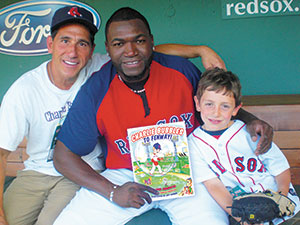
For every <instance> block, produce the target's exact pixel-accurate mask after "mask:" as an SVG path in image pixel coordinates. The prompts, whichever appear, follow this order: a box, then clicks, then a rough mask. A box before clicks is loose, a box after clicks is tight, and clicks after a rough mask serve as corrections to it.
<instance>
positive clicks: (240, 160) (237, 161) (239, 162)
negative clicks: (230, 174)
mask: <svg viewBox="0 0 300 225" xmlns="http://www.w3.org/2000/svg"><path fill="white" fill-rule="evenodd" d="M243 161H244V157H237V158H235V160H234V162H235V164H236V165H237V167H236V169H235V170H236V172H244V171H245V166H244V165H243Z"/></svg>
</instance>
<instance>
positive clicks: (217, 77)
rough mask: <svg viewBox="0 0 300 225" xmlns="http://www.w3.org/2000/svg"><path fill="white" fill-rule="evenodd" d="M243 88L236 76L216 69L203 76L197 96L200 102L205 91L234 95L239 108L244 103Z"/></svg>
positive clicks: (206, 72) (207, 71)
mask: <svg viewBox="0 0 300 225" xmlns="http://www.w3.org/2000/svg"><path fill="white" fill-rule="evenodd" d="M241 88H242V87H241V83H240V80H239V78H238V77H237V76H236V75H235V74H233V73H232V72H231V71H225V70H223V69H220V68H217V67H216V68H214V69H209V70H206V71H205V72H204V73H203V74H202V76H201V79H200V81H199V83H198V88H197V93H196V96H197V98H198V100H200V99H201V97H202V95H203V93H204V91H205V90H207V91H215V92H217V93H219V92H224V94H225V95H230V94H233V97H234V99H235V106H239V105H240V104H241V102H242V95H241Z"/></svg>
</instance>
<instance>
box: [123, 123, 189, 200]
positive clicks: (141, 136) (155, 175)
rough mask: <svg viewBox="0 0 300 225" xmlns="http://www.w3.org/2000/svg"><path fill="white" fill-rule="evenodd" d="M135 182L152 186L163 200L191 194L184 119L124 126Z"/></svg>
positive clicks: (158, 198)
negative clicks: (158, 123) (173, 121)
mask: <svg viewBox="0 0 300 225" xmlns="http://www.w3.org/2000/svg"><path fill="white" fill-rule="evenodd" d="M127 133H128V138H129V146H130V154H131V161H132V168H133V174H134V180H135V182H138V183H141V184H144V185H148V186H151V187H152V188H154V189H156V190H158V191H159V195H151V197H152V200H153V201H155V200H162V199H170V198H177V197H185V196H192V195H194V187H193V181H192V176H191V168H190V160H189V151H188V144H187V135H186V129H185V123H184V122H176V123H167V124H162V125H153V126H145V127H137V128H130V129H128V130H127Z"/></svg>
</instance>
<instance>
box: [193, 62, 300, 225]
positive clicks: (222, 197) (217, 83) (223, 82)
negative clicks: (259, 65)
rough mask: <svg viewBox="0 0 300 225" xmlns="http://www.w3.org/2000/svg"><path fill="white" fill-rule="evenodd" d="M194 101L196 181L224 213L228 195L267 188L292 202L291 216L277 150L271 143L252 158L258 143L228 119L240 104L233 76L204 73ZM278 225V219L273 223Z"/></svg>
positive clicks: (291, 193) (290, 192) (284, 165)
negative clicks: (197, 117)
mask: <svg viewBox="0 0 300 225" xmlns="http://www.w3.org/2000/svg"><path fill="white" fill-rule="evenodd" d="M194 100H195V103H196V109H197V111H199V112H200V113H201V119H202V121H203V122H204V124H203V125H202V126H199V127H198V128H197V129H195V130H194V132H193V133H192V134H191V135H189V148H190V154H191V161H192V162H191V165H192V167H193V175H194V179H195V180H196V182H203V184H204V185H205V187H206V189H207V190H208V192H209V193H210V195H211V196H212V197H213V198H214V199H215V201H216V202H217V203H218V204H219V205H220V206H221V207H222V208H223V209H224V210H225V211H226V212H227V213H228V214H229V215H231V208H228V206H231V205H232V198H233V196H235V195H239V194H240V193H244V192H258V191H264V190H266V189H271V190H274V191H277V192H281V194H283V195H286V196H288V197H289V198H291V199H292V200H293V201H294V202H295V203H296V210H295V213H296V212H297V211H299V198H298V196H297V195H296V192H295V190H294V188H293V186H292V184H291V175H290V171H289V164H288V162H287V160H286V158H285V157H284V155H283V154H282V152H281V151H280V149H279V148H278V147H277V146H276V145H275V144H274V143H272V147H271V149H270V150H269V151H268V152H267V153H265V154H263V155H259V156H257V155H256V154H255V153H254V151H255V148H256V144H257V142H256V143H254V142H253V141H252V140H251V136H250V135H249V133H248V132H247V131H246V126H245V124H244V123H243V122H242V121H239V120H232V116H235V115H236V114H237V112H238V110H239V109H240V108H241V106H242V103H241V85H240V81H239V79H238V77H237V76H236V75H234V74H233V73H231V72H229V71H228V72H226V71H224V70H222V69H219V68H215V69H212V70H208V71H206V72H205V73H203V75H202V78H201V80H200V81H199V84H198V90H197V93H196V96H195V97H194ZM284 219H288V218H284ZM224 220H227V218H224ZM282 221H284V220H283V219H280V218H278V219H274V220H273V223H274V224H279V223H280V222H282Z"/></svg>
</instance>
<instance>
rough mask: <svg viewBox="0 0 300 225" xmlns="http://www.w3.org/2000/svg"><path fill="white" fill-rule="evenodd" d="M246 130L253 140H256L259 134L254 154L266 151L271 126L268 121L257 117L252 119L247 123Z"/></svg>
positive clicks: (271, 136)
mask: <svg viewBox="0 0 300 225" xmlns="http://www.w3.org/2000/svg"><path fill="white" fill-rule="evenodd" d="M247 131H248V132H249V134H250V135H251V137H252V140H253V141H256V140H257V138H258V135H260V136H261V138H260V140H259V142H258V143H257V147H256V150H255V154H256V155H259V154H263V153H266V152H267V151H268V150H269V149H270V148H271V145H272V140H273V128H272V127H271V126H270V125H269V124H268V123H266V122H264V121H262V120H258V119H257V120H252V121H251V122H249V123H247Z"/></svg>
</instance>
